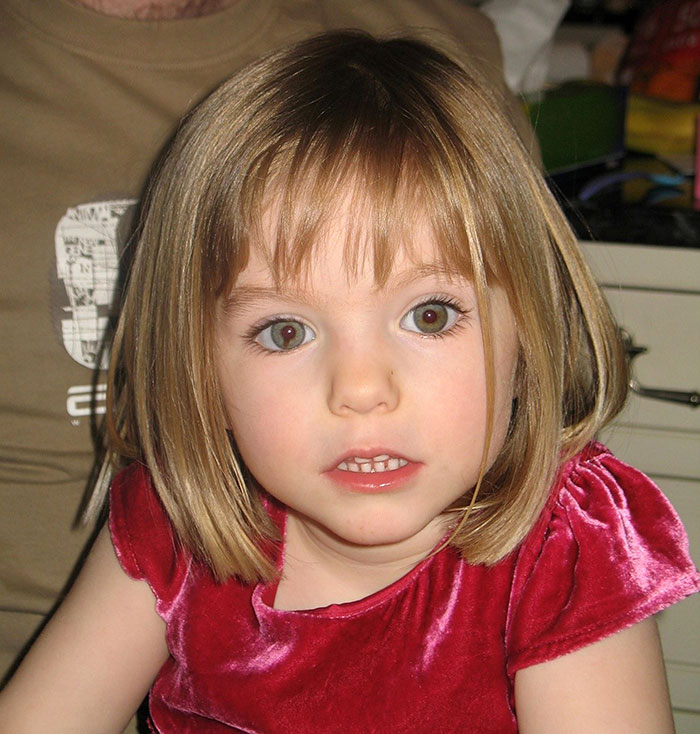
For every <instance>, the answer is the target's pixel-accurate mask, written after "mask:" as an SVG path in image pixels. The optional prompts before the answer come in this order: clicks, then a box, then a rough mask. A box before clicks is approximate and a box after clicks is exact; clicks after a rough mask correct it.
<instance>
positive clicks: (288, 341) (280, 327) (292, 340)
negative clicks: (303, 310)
mask: <svg viewBox="0 0 700 734" xmlns="http://www.w3.org/2000/svg"><path fill="white" fill-rule="evenodd" d="M270 336H271V337H272V341H273V342H274V344H275V346H277V347H279V348H280V349H294V347H298V346H299V345H300V344H301V343H302V341H303V340H304V330H303V328H301V327H300V325H299V324H296V323H292V322H290V321H281V322H279V323H277V324H273V325H272V328H271V330H270Z"/></svg>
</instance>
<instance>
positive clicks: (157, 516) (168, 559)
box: [109, 464, 189, 621]
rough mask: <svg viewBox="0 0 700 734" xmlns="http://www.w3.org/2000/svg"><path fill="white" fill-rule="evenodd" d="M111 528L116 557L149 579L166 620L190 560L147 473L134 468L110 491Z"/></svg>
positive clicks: (129, 569)
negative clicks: (179, 542)
mask: <svg viewBox="0 0 700 734" xmlns="http://www.w3.org/2000/svg"><path fill="white" fill-rule="evenodd" d="M109 530H110V533H111V536H112V544H113V545H114V549H115V551H116V554H117V558H118V559H119V562H120V564H121V566H122V568H123V569H124V571H125V572H126V573H127V574H128V575H129V576H131V577H132V578H134V579H139V580H143V581H146V582H147V583H148V585H149V586H150V587H151V589H152V590H153V593H154V595H155V597H156V610H157V611H158V613H159V614H160V616H161V617H163V618H164V619H166V621H167V619H168V616H169V615H168V613H169V610H170V608H171V606H172V603H173V601H174V600H176V599H177V597H178V594H179V592H180V590H181V588H182V585H183V583H184V582H185V579H186V577H187V572H188V568H189V558H188V556H187V554H186V553H185V552H184V551H183V550H182V548H181V547H179V545H178V544H177V543H176V541H175V537H174V534H173V530H172V527H171V525H170V521H169V520H168V517H167V515H166V513H165V510H164V508H163V506H162V504H161V502H160V500H159V499H158V496H157V494H156V492H155V489H154V488H153V484H152V483H151V479H150V476H149V474H148V470H147V469H146V468H145V467H144V466H142V465H140V464H132V465H131V466H129V467H127V468H126V469H124V470H123V471H121V472H120V473H119V474H117V476H116V477H115V478H114V480H113V482H112V485H111V487H110V490H109Z"/></svg>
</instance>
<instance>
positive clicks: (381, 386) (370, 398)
mask: <svg viewBox="0 0 700 734" xmlns="http://www.w3.org/2000/svg"><path fill="white" fill-rule="evenodd" d="M398 404H399V389H398V384H397V380H396V376H395V374H394V370H393V369H392V368H391V366H390V364H389V360H387V359H385V358H383V357H382V356H381V355H378V354H376V353H375V354H372V355H369V354H366V353H365V352H364V351H363V352H361V353H353V352H352V351H345V352H342V353H340V354H339V355H338V357H337V360H336V363H335V365H334V367H333V369H332V374H331V379H330V388H329V394H328V407H329V408H330V411H331V412H332V413H334V414H335V415H339V416H346V415H352V414H367V413H372V412H375V411H378V412H386V413H388V412H390V411H392V410H394V409H395V408H396V407H397V406H398Z"/></svg>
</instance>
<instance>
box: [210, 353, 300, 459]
mask: <svg viewBox="0 0 700 734" xmlns="http://www.w3.org/2000/svg"><path fill="white" fill-rule="evenodd" d="M229 375H230V379H226V380H225V382H222V392H223V396H224V404H225V407H226V413H227V416H228V422H229V428H230V429H231V431H232V432H233V435H234V438H235V440H236V445H237V446H238V449H239V451H240V453H241V456H242V457H243V460H244V461H245V462H246V464H247V465H248V467H249V468H250V469H251V470H253V471H254V473H255V466H256V465H258V464H259V463H260V461H261V459H262V458H263V457H268V458H269V456H271V455H273V456H274V455H276V456H278V457H280V458H281V457H282V456H283V455H285V454H288V453H295V452H298V451H299V450H300V445H301V444H302V440H303V434H304V428H303V426H304V425H305V424H306V420H305V413H304V405H305V402H306V401H305V400H304V395H303V392H304V391H303V389H302V388H301V387H299V388H298V389H297V387H296V386H295V385H294V384H291V385H290V384H289V383H288V382H286V381H284V382H280V381H277V380H275V379H274V370H273V371H269V370H267V371H265V372H264V373H262V372H261V371H255V370H246V369H245V368H242V367H241V366H240V365H237V366H236V368H232V369H230V370H229ZM233 375H236V377H235V378H233Z"/></svg>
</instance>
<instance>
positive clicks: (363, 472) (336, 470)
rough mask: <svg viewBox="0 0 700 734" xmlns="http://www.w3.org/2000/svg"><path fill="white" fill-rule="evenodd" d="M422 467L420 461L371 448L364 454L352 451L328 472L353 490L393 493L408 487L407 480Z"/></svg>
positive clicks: (347, 488) (338, 483)
mask: <svg viewBox="0 0 700 734" xmlns="http://www.w3.org/2000/svg"><path fill="white" fill-rule="evenodd" d="M375 451H381V449H375ZM422 466H423V464H422V462H420V461H412V460H410V459H406V458H404V457H403V456H398V455H397V454H391V453H388V452H382V453H375V452H374V451H371V450H370V451H367V454H366V455H365V456H363V455H362V453H359V452H358V453H355V452H353V453H352V454H349V455H347V456H345V457H343V458H341V459H340V461H339V462H338V463H337V464H335V465H334V466H332V467H331V468H330V469H328V470H327V471H326V475H327V476H328V478H329V479H331V480H332V481H333V482H334V483H336V484H337V485H338V486H340V487H342V488H343V489H345V490H348V491H351V492H361V493H376V492H390V491H393V490H398V489H400V488H402V487H405V486H408V485H407V483H409V482H410V481H411V479H412V478H413V477H414V476H415V475H416V473H417V472H419V471H420V469H421V467H422Z"/></svg>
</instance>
